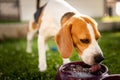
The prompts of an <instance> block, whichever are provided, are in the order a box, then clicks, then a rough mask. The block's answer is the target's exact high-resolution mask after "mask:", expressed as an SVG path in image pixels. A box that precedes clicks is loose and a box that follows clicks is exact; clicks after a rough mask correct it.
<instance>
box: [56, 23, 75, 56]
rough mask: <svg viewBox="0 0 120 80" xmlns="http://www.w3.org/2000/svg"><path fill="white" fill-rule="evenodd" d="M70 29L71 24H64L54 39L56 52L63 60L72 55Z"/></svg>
mask: <svg viewBox="0 0 120 80" xmlns="http://www.w3.org/2000/svg"><path fill="white" fill-rule="evenodd" d="M71 28H72V24H65V25H64V26H63V27H62V28H61V30H60V31H59V32H58V34H57V35H56V37H55V39H56V43H57V47H58V50H59V52H60V54H61V56H62V57H63V58H69V57H70V56H71V55H72V51H73V41H72V38H71Z"/></svg>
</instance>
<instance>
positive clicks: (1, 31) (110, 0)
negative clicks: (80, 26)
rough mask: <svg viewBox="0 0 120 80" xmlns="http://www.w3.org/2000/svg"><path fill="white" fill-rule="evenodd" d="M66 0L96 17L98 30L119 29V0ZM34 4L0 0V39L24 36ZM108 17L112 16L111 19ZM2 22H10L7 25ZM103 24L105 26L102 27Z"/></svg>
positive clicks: (34, 1)
mask: <svg viewBox="0 0 120 80" xmlns="http://www.w3.org/2000/svg"><path fill="white" fill-rule="evenodd" d="M66 1H67V2H68V3H70V4H71V5H72V6H73V7H75V8H76V9H77V10H78V11H79V12H80V13H82V14H86V15H89V16H91V17H93V18H95V19H97V20H98V21H99V24H100V25H99V30H101V31H102V30H111V29H119V27H118V26H119V25H120V24H119V23H118V22H116V21H119V18H120V17H119V15H120V0H91V1H89V0H84V1H83V0H75V1H74V0H66ZM46 2H47V0H39V5H40V6H42V5H44V4H45V3H46ZM36 4H37V0H0V40H1V39H3V38H5V37H15V38H16V37H18V36H21V37H22V36H24V37H25V35H26V26H27V22H28V21H29V20H30V19H31V18H32V17H33V13H34V12H35V11H36ZM108 16H109V17H108ZM110 17H114V18H113V21H112V19H111V18H110ZM116 17H117V18H116ZM4 23H12V24H9V26H8V24H4ZM16 23H17V24H16ZM104 24H105V25H106V27H103V26H104ZM14 29H15V30H14Z"/></svg>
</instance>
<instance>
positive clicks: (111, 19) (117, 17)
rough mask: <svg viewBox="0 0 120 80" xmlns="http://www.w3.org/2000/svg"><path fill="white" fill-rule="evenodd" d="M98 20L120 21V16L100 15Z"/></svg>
mask: <svg viewBox="0 0 120 80" xmlns="http://www.w3.org/2000/svg"><path fill="white" fill-rule="evenodd" d="M95 20H96V21H97V22H120V16H112V17H109V16H105V17H98V18H95Z"/></svg>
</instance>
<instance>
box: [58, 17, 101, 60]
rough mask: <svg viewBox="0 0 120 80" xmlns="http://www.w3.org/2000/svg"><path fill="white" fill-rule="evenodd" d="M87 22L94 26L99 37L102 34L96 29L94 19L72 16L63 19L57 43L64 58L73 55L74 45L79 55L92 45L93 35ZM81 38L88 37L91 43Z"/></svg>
mask: <svg viewBox="0 0 120 80" xmlns="http://www.w3.org/2000/svg"><path fill="white" fill-rule="evenodd" d="M64 22H65V23H64ZM87 23H90V24H91V25H92V26H93V29H94V33H95V36H96V38H99V35H100V34H99V32H98V30H97V29H96V25H95V23H94V21H92V20H91V19H89V18H87V17H79V18H77V17H71V18H70V19H69V20H68V21H67V20H66V21H63V23H62V29H61V30H60V31H59V33H58V34H57V36H56V43H57V46H58V49H59V51H60V54H61V56H62V57H63V58H69V57H70V56H71V55H72V51H73V46H74V47H75V48H76V50H77V51H78V53H79V55H82V53H83V51H84V50H85V49H86V48H87V47H88V46H89V45H90V43H91V36H90V33H89V30H88V28H87ZM80 39H88V40H89V43H88V44H84V43H82V42H81V41H80Z"/></svg>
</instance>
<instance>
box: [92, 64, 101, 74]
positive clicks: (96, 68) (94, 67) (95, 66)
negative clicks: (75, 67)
mask: <svg viewBox="0 0 120 80" xmlns="http://www.w3.org/2000/svg"><path fill="white" fill-rule="evenodd" d="M100 69H101V65H100V64H96V65H92V66H91V68H90V70H91V73H94V72H96V71H99V70H100Z"/></svg>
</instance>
